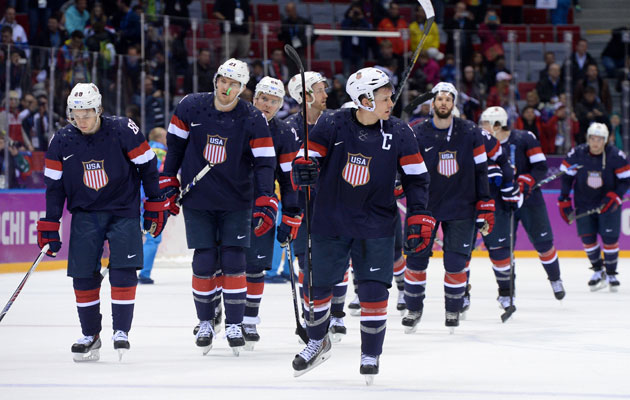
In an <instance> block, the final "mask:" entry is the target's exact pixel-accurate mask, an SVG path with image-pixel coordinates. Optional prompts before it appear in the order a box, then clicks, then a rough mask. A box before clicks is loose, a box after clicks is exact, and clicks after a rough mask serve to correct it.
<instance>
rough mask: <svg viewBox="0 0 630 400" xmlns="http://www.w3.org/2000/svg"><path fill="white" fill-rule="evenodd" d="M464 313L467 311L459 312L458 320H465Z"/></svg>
mask: <svg viewBox="0 0 630 400" xmlns="http://www.w3.org/2000/svg"><path fill="white" fill-rule="evenodd" d="M466 314H468V311H464V312H462V313H461V314H459V319H460V321H465V320H466Z"/></svg>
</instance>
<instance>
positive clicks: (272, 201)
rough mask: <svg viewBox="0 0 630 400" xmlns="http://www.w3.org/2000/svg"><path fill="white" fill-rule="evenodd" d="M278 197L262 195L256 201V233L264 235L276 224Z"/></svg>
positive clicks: (254, 218)
mask: <svg viewBox="0 0 630 400" xmlns="http://www.w3.org/2000/svg"><path fill="white" fill-rule="evenodd" d="M277 214H278V199H277V198H276V196H275V195H274V196H260V197H258V198H257V199H256V202H255V203H254V213H253V222H254V234H255V235H256V236H262V235H264V234H265V233H267V232H269V229H271V228H272V227H273V226H274V225H275V224H276V215H277Z"/></svg>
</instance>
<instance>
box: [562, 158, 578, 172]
mask: <svg viewBox="0 0 630 400" xmlns="http://www.w3.org/2000/svg"><path fill="white" fill-rule="evenodd" d="M570 166H571V164H569V163H568V162H567V160H563V161H562V164H560V171H563V172H564V173H565V174H567V175H569V176H575V175H576V174H577V168H573V169H569V167H570Z"/></svg>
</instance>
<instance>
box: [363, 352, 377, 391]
mask: <svg viewBox="0 0 630 400" xmlns="http://www.w3.org/2000/svg"><path fill="white" fill-rule="evenodd" d="M378 357H379V356H371V355H369V354H361V368H359V373H360V374H361V375H363V377H365V384H366V385H368V386H370V385H371V384H372V383H374V376H375V375H378Z"/></svg>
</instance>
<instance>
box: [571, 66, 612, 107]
mask: <svg viewBox="0 0 630 400" xmlns="http://www.w3.org/2000/svg"><path fill="white" fill-rule="evenodd" d="M588 86H591V87H593V88H594V89H595V93H596V94H597V98H598V99H599V101H600V102H601V103H602V104H603V105H604V108H605V109H606V112H607V113H608V114H610V113H611V112H612V106H613V103H612V96H611V94H610V87H609V86H608V80H607V79H603V78H602V77H600V76H599V68H598V67H597V65H596V64H589V65H588V66H587V67H586V75H585V77H584V79H580V81H578V83H577V85H575V96H574V97H573V99H574V102H575V103H579V102H580V101H582V98H583V96H584V89H586V87H588Z"/></svg>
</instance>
